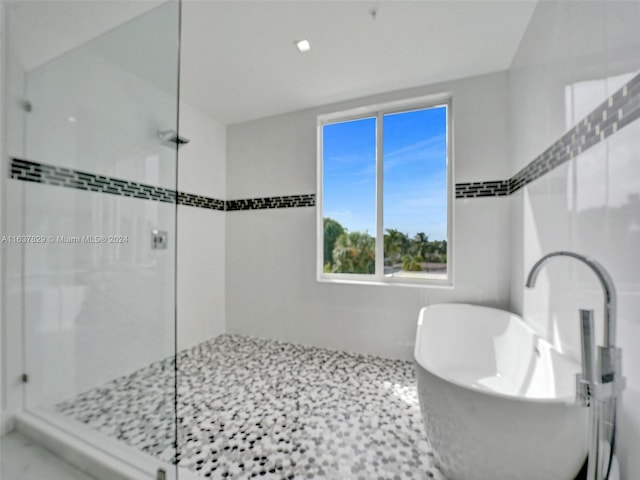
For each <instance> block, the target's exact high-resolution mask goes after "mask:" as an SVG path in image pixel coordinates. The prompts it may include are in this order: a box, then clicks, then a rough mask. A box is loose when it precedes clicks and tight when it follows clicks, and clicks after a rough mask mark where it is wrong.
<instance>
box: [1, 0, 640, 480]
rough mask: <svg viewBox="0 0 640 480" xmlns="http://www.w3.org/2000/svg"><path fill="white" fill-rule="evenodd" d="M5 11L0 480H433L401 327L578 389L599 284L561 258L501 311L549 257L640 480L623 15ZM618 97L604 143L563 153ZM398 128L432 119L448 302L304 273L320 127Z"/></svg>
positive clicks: (157, 8) (638, 254)
mask: <svg viewBox="0 0 640 480" xmlns="http://www.w3.org/2000/svg"><path fill="white" fill-rule="evenodd" d="M0 5H1V6H0V19H1V22H0V25H1V27H0V28H1V29H2V31H1V35H2V36H1V38H0V41H1V43H0V51H1V52H2V64H1V65H0V69H1V72H0V73H1V76H0V79H1V88H2V95H1V98H2V100H1V102H2V103H1V108H0V122H1V133H0V150H1V152H2V166H1V168H0V179H1V180H0V181H1V186H0V191H1V192H2V193H1V196H0V202H1V203H0V212H2V213H1V215H2V218H1V222H0V228H1V229H2V231H1V232H0V235H1V236H2V239H3V241H2V245H1V246H2V255H1V257H0V265H1V271H2V275H1V276H0V278H1V280H0V281H1V282H2V284H1V289H2V296H1V297H0V302H1V308H0V312H1V314H0V315H1V322H2V324H1V325H2V330H1V332H2V334H1V338H2V341H1V342H0V369H1V372H2V374H1V375H2V383H1V388H2V391H1V402H2V415H1V418H0V420H1V422H0V434H2V437H0V460H1V462H0V463H2V470H1V472H2V473H0V478H2V480H5V478H6V479H8V480H22V479H29V478H34V479H35V478H43V475H45V477H44V478H56V477H55V476H53V473H51V472H53V469H54V467H55V468H58V467H59V468H61V469H63V471H71V470H64V469H66V468H68V469H73V471H74V472H76V471H77V472H80V473H77V475H78V477H77V478H96V479H99V480H101V479H120V478H122V479H136V480H137V479H162V478H180V479H182V478H185V479H193V478H235V479H241V478H253V477H252V475H253V474H256V475H255V476H257V477H258V478H260V477H262V478H274V479H275V478H277V479H281V478H296V479H298V478H315V479H343V478H344V479H360V478H365V479H370V478H383V479H395V478H399V479H402V480H404V479H411V478H417V479H429V478H436V479H439V480H455V479H454V478H448V479H447V477H446V475H445V473H444V472H443V470H442V469H441V468H440V467H439V465H438V461H439V460H442V459H440V458H438V457H439V454H438V452H435V453H434V451H433V449H432V445H431V444H430V443H429V439H428V438H427V436H426V434H425V430H424V426H423V423H422V422H423V420H422V417H421V411H420V406H419V404H418V394H417V391H416V384H415V382H416V380H415V377H414V368H415V364H414V363H413V362H414V347H415V345H416V328H417V324H418V318H419V315H420V311H421V309H422V308H423V307H425V306H434V305H438V304H444V303H447V304H448V303H459V304H474V305H481V306H486V307H493V308H498V309H501V310H505V311H509V312H513V313H515V314H517V315H520V316H522V318H523V319H524V321H525V323H526V324H527V325H528V327H529V328H530V329H531V330H532V331H534V332H535V333H536V335H538V336H539V337H540V338H544V339H545V340H546V341H547V342H548V344H549V345H551V346H553V347H554V348H556V349H557V350H558V351H560V352H562V353H564V354H566V355H567V357H569V358H572V359H573V360H575V361H576V362H580V360H581V336H580V328H579V326H580V323H579V316H578V312H579V310H580V309H592V310H593V311H594V314H595V319H594V325H595V327H596V340H597V343H598V344H601V343H602V337H603V333H602V331H603V330H604V328H603V325H604V317H603V294H602V288H601V285H600V283H599V282H598V279H597V278H596V276H594V275H593V272H592V271H590V270H589V269H588V268H586V267H585V266H583V265H581V264H580V263H578V262H575V261H571V260H568V259H556V260H553V261H551V262H549V263H548V264H546V265H545V266H544V268H543V269H542V270H541V271H540V274H539V276H538V279H537V282H536V285H535V287H534V288H530V289H528V288H525V282H526V279H527V275H528V274H529V272H530V270H531V268H532V267H533V265H534V264H535V262H536V261H538V260H539V259H540V258H541V257H543V256H544V255H546V254H549V253H551V252H556V251H570V252H576V253H579V254H582V255H586V256H588V257H590V258H592V259H594V260H596V261H597V262H599V264H601V265H602V266H604V267H605V268H606V270H607V271H608V272H609V274H610V275H611V277H612V280H613V283H614V284H615V288H616V291H617V314H616V318H617V334H616V337H617V346H618V347H620V348H621V350H622V375H623V376H624V378H625V380H626V384H625V385H624V390H623V391H622V392H621V394H620V398H619V400H618V414H617V422H616V423H617V428H616V431H617V432H616V433H617V439H616V444H615V452H616V462H617V470H618V474H619V478H621V479H622V480H635V479H638V478H640V458H638V456H637V455H634V453H635V452H636V451H637V447H638V445H640V350H639V349H638V348H637V345H638V344H639V343H640V248H638V245H640V243H639V240H640V162H639V161H638V158H637V155H638V153H637V152H638V151H640V123H639V122H637V121H629V120H628V119H629V118H631V119H635V118H637V116H638V115H637V114H638V112H639V111H640V110H637V109H636V107H637V106H638V104H640V102H639V101H638V87H637V85H638V79H637V78H636V76H637V74H638V72H639V71H640V31H639V30H638V28H637V25H638V24H639V21H640V2H637V1H593V2H590V1H548V2H547V1H538V2H536V1H522V2H510V1H504V2H502V1H498V2H493V1H485V0H479V1H476V2H459V1H442V2H438V1H433V2H431V1H417V2H396V1H371V2H368V1H354V2H350V1H339V2H322V1H319V2H302V1H295V2H280V1H245V2H233V1H228V2H227V1H202V2H199V1H191V0H184V1H182V2H177V1H174V0H172V1H169V2H162V1H160V2H152V1H148V2H147V1H145V2H135V1H123V2H111V1H95V2H93V1H92V2H89V1H79V2H72V1H69V2H67V1H55V2H36V1H33V2H32V1H25V2H23V1H15V2H12V1H4V2H3V3H1V4H0ZM329 27H330V28H329ZM304 39H306V40H308V41H309V43H310V47H311V49H310V50H309V51H307V52H301V51H299V50H298V48H297V45H296V42H298V41H300V40H304ZM625 86H626V90H625V95H624V97H625V98H629V99H630V100H629V101H628V102H627V103H626V104H624V105H622V106H621V107H620V108H621V109H622V111H623V112H622V113H621V114H620V115H621V116H620V119H619V120H620V121H619V124H618V123H616V124H615V126H613V125H611V124H607V127H606V128H603V129H602V132H601V131H600V128H599V127H596V126H594V127H593V130H594V132H595V130H596V128H598V130H597V134H591V129H589V130H588V132H585V133H584V135H585V136H586V137H588V141H586V142H585V140H584V139H581V138H579V137H578V138H577V139H576V138H573V139H571V138H570V142H569V140H567V139H566V138H565V137H563V136H564V135H565V134H566V133H567V132H571V131H573V130H572V129H574V127H575V126H578V127H579V126H580V122H583V121H584V120H583V119H585V118H591V117H590V115H591V114H592V113H593V112H594V111H595V112H600V110H598V109H600V108H601V106H602V105H603V104H605V105H606V102H607V101H608V99H609V98H610V97H613V96H615V94H616V92H620V91H622V90H624V89H625ZM617 98H618V97H616V99H617ZM616 101H617V100H616ZM406 102H414V103H413V104H420V105H429V106H431V107H433V106H444V107H446V110H447V123H446V135H447V136H448V137H447V138H448V140H447V151H446V158H447V160H448V163H447V170H446V176H444V177H443V185H444V190H443V191H444V192H445V197H444V198H445V205H446V207H445V210H444V212H445V213H444V216H445V220H446V226H445V228H444V229H443V232H444V233H443V235H444V236H445V237H446V245H447V246H446V262H445V263H446V273H445V275H444V276H442V275H441V276H440V277H438V275H436V277H438V278H435V279H434V278H432V276H431V277H430V276H429V275H425V276H424V278H417V279H416V278H406V277H402V276H399V277H398V278H395V277H394V276H393V275H392V276H391V278H389V277H388V276H387V275H383V274H382V273H381V272H382V270H383V268H382V267H383V265H382V261H384V258H383V257H384V255H383V254H382V253H381V252H379V251H377V252H376V262H377V265H376V271H377V272H378V273H377V274H375V275H369V276H368V277H369V278H363V277H366V275H365V276H363V275H353V276H351V274H348V273H347V274H334V273H328V272H326V271H324V268H323V267H324V265H323V264H324V261H323V260H324V259H323V258H322V242H323V236H322V229H321V225H322V220H323V216H326V215H323V211H322V206H323V203H322V202H323V201H327V198H323V191H322V186H323V183H322V181H323V180H324V179H323V178H322V177H323V175H322V172H323V170H322V164H321V159H322V155H321V154H320V152H319V149H320V143H321V142H320V135H321V130H322V128H321V127H322V126H323V125H326V124H327V122H328V123H331V122H332V121H333V120H335V119H336V118H342V119H344V118H352V117H353V116H356V114H357V116H360V117H362V116H363V115H364V116H366V115H371V112H373V111H374V110H372V108H375V109H377V110H375V111H376V112H380V111H383V112H384V111H396V110H398V109H399V108H405V106H406V105H409V104H408V103H406ZM415 102H417V103H415ZM413 104H412V105H413ZM627 108H629V109H630V111H631V114H630V116H627ZM385 109H387V110H385ZM336 115H338V116H336ZM382 115H383V116H384V115H386V114H384V113H383V114H382ZM633 115H635V116H633ZM374 116H375V115H374ZM604 121H606V117H605V119H604ZM323 122H325V123H323ZM569 137H571V135H569ZM563 138H565V143H561V144H560V145H561V147H562V148H561V150H562V151H564V149H571V152H572V153H571V155H567V156H566V157H565V158H564V160H563V161H557V162H553V161H552V162H546V163H545V162H541V161H540V156H541V155H542V154H543V152H546V151H548V149H550V147H553V146H554V145H556V146H557V145H558V143H556V142H558V141H559V140H561V139H563ZM180 141H183V142H187V143H183V144H182V145H177V143H176V142H180ZM575 142H578V143H577V145H578V147H577V148H576V149H573V145H574V143H575ZM586 145H588V146H586ZM583 146H584V148H583ZM378 150H380V149H378ZM567 151H568V150H567ZM561 156H562V155H561V154H559V155H558V157H561ZM536 160H538V161H536ZM541 164H542V166H540V165H541ZM527 166H529V168H528V169H526V168H527ZM376 168H381V167H380V166H377V167H376ZM525 169H526V170H525ZM376 181H378V180H376ZM474 183H477V185H474ZM325 186H326V185H325ZM378 186H379V185H378ZM145 187H146V188H145ZM92 188H95V190H93V191H92ZM378 190H379V189H378ZM326 191H327V190H326V189H325V193H324V196H325V197H326ZM176 192H178V193H176ZM418 193H420V192H418ZM373 197H374V198H375V200H374V202H375V201H378V202H380V201H381V200H380V198H377V197H376V195H375V193H374V194H373ZM265 199H266V200H265ZM419 200H420V198H417V199H416V201H417V203H419ZM265 207H269V208H265ZM348 208H349V206H345V208H344V210H348ZM380 210H381V209H379V208H378V209H377V211H378V213H376V214H378V215H381V214H380V213H379V211H380ZM337 213H341V212H337ZM342 213H343V214H344V212H342ZM343 218H345V219H346V218H348V215H343ZM345 225H346V220H345ZM374 225H375V227H374V229H376V228H377V229H378V231H377V232H376V231H373V232H372V231H371V230H370V232H369V233H376V235H374V236H376V237H378V238H379V239H380V238H382V234H383V233H384V232H383V231H382V230H381V229H382V228H388V227H385V226H383V225H382V224H381V222H375V221H374ZM350 228H354V229H355V227H350ZM427 233H428V234H430V235H432V234H431V233H430V232H427ZM103 237H104V238H103ZM378 244H379V245H380V249H378V250H381V249H382V248H384V246H383V245H382V242H378ZM378 244H377V245H376V248H378ZM480 321H481V320H480V318H478V322H480ZM517 354H518V351H517V350H516V351H514V355H517ZM176 356H177V359H178V361H177V365H178V368H177V372H176V370H175V362H174V358H176ZM514 361H515V359H514ZM332 365H333V366H332ZM327 372H329V373H330V378H331V379H332V381H331V382H329V381H327V380H326V378H328V377H327V375H329V373H327ZM566 381H567V382H568V383H569V384H573V383H575V379H574V378H573V377H572V376H571V378H568V379H567V380H566ZM322 382H326V383H322ZM203 392H204V393H203ZM207 392H208V393H207ZM262 393H264V396H260V395H261V394H262ZM207 395H212V396H213V398H207ZM249 395H255V396H253V397H251V398H250V399H248V398H247V396H249ZM278 396H279V397H278ZM277 398H284V399H287V400H291V402H290V403H288V404H286V409H284V407H282V404H280V407H278V408H281V410H274V411H270V410H269V408H270V406H271V405H273V404H274V402H275V399H277ZM305 402H306V403H305ZM282 409H284V410H282ZM586 410H587V409H584V411H585V412H586ZM283 411H284V412H285V413H286V414H287V417H284V416H281V413H282V412H283ZM381 412H382V413H381ZM252 414H253V415H254V416H252ZM332 415H333V418H332ZM256 416H257V417H256ZM256 418H257V420H256ZM389 418H393V419H394V420H389ZM394 421H397V422H398V426H396V424H395V423H394ZM258 423H260V425H257V424H258ZM298 425H302V426H303V427H302V428H297V426H298ZM276 432H277V433H276ZM489 433H490V432H487V434H489ZM259 437H260V438H259ZM149 438H152V439H153V441H149ZM221 439H224V441H225V442H226V443H225V444H221V443H220V442H221V441H222V440H221ZM280 440H282V442H281V443H282V444H283V445H280V446H277V445H276V446H274V445H271V444H270V443H269V442H271V441H275V442H276V443H280ZM251 442H253V443H251ZM584 442H585V445H586V443H587V439H586V438H585V439H584ZM176 444H177V449H176V448H175V445H176ZM219 444H220V445H221V446H222V448H221V449H219V450H220V451H218V448H217V446H218V445H219ZM247 444H250V445H251V446H252V447H253V446H254V445H255V449H256V452H258V450H260V449H262V450H261V452H260V453H256V454H255V455H253V456H251V457H250V458H248V457H247V458H245V457H246V455H244V453H245V452H240V450H242V449H243V448H244V449H245V450H246V449H247ZM214 447H215V449H216V453H215V454H213V453H212V452H213V450H212V448H214ZM224 447H229V449H228V450H224ZM234 447H235V450H234ZM276 447H277V448H276ZM30 451H33V452H37V453H35V454H34V455H32V456H31V457H29V456H28V455H27V453H28V452H30ZM203 452H204V453H205V454H203ZM461 454H462V455H465V452H464V451H463V452H461ZM533 454H534V455H535V452H533ZM43 459H46V465H44V466H41V465H39V462H42V461H43ZM198 462H200V463H198ZM243 462H244V463H243ZM487 462H488V463H489V462H490V459H488V460H487ZM68 464H70V465H72V466H69V465H68ZM216 464H218V465H220V466H216ZM240 465H242V467H241V466H240ZM480 467H481V466H480V465H476V468H480ZM38 469H44V470H38ZM271 470H273V471H271ZM39 471H40V472H42V471H44V472H48V473H47V474H43V473H37V472H39ZM525 473H526V474H529V475H531V474H532V473H531V472H523V475H522V476H520V477H518V478H526V477H525V476H524V475H525ZM75 474H76V473H74V475H75ZM47 475H48V476H47ZM60 475H62V476H60V478H76V477H73V476H72V475H71V474H60ZM533 475H534V477H533V478H536V477H535V473H534V474H533ZM471 478H473V479H475V480H478V479H479V478H481V477H479V476H478V477H471ZM506 478H513V477H506ZM559 480H561V479H559ZM566 480H573V479H572V478H566ZM611 480H613V477H612V479H611Z"/></svg>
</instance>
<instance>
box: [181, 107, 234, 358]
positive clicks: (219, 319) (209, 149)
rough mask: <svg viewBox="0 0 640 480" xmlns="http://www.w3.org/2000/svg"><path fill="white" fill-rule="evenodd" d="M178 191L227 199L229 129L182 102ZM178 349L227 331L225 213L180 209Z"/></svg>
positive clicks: (184, 207)
mask: <svg viewBox="0 0 640 480" xmlns="http://www.w3.org/2000/svg"><path fill="white" fill-rule="evenodd" d="M180 132H181V135H183V136H185V137H186V138H188V139H190V140H191V142H190V143H189V144H187V145H185V146H183V147H182V148H180V152H179V158H178V190H180V191H184V192H188V193H193V194H196V195H203V196H207V197H213V198H216V199H224V198H225V180H226V176H225V172H226V128H225V127H224V126H223V125H221V124H220V123H218V122H217V121H215V120H214V119H212V118H211V117H209V116H208V115H206V114H204V113H202V112H200V111H199V110H198V109H196V108H194V107H193V106H191V105H189V104H186V103H184V102H182V103H181V105H180ZM177 247H178V252H177V255H178V265H177V274H178V277H177V312H178V350H182V349H184V348H187V347H190V346H192V345H195V344H197V343H200V342H203V341H205V340H207V339H209V338H212V337H215V336H217V335H220V334H221V333H224V331H225V324H224V322H225V262H226V258H225V213H224V212H221V211H218V210H210V209H204V208H195V207H190V206H184V205H178V245H177Z"/></svg>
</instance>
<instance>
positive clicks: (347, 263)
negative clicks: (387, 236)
mask: <svg viewBox="0 0 640 480" xmlns="http://www.w3.org/2000/svg"><path fill="white" fill-rule="evenodd" d="M333 261H334V263H333V266H332V267H331V272H332V273H369V274H372V273H375V268H376V242H375V239H374V238H373V237H372V236H371V235H369V234H368V233H367V232H345V233H343V234H342V235H340V236H339V237H338V239H337V240H336V244H335V247H334V249H333Z"/></svg>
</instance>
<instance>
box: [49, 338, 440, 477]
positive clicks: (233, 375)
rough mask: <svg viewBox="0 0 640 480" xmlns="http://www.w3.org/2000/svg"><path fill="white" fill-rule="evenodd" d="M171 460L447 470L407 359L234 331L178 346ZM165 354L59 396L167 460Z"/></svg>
mask: <svg viewBox="0 0 640 480" xmlns="http://www.w3.org/2000/svg"><path fill="white" fill-rule="evenodd" d="M178 367H179V368H178V370H179V371H178V445H179V453H178V464H179V465H180V466H181V467H184V468H188V469H190V470H193V471H194V472H197V473H198V474H199V475H201V476H202V477H203V478H212V479H228V480H235V479H251V478H260V479H278V480H281V479H287V480H289V479H290V480H294V479H295V480H301V479H316V480H320V479H326V480H342V479H345V480H346V479H353V480H378V479H380V480H412V479H416V480H418V479H420V480H421V479H435V480H446V479H444V476H443V475H442V473H440V471H439V470H438V469H437V467H435V466H434V463H433V455H432V453H431V449H430V446H429V444H428V442H427V440H426V437H425V434H424V432H423V426H422V418H421V416H420V408H419V404H418V396H417V391H416V384H415V375H414V367H413V364H412V363H411V362H404V361H398V360H387V359H382V358H377V357H372V356H366V355H356V354H350V353H344V352H337V351H332V350H325V349H321V348H314V347H304V346H300V345H294V344H290V343H282V342H276V341H271V340H261V339H255V338H249V337H243V336H238V335H221V336H219V337H216V338H214V339H212V340H210V341H208V342H205V343H202V344H200V345H197V346H195V347H193V348H191V349H189V350H186V351H184V352H181V353H180V354H179V355H178ZM173 375H174V362H173V359H172V358H169V359H166V360H163V361H161V362H157V363H154V364H152V365H150V366H148V367H145V368H143V369H141V370H138V371H137V372H135V373H133V374H131V375H128V376H126V377H121V378H118V379H116V380H114V381H112V382H109V383H107V384H105V385H103V386H101V387H98V388H95V389H93V390H90V391H88V392H85V393H82V394H80V395H78V396H77V397H76V398H74V399H72V400H69V401H65V402H63V403H60V404H59V405H57V409H58V411H60V412H61V413H63V414H65V415H67V416H70V417H72V418H73V419H75V420H77V421H80V422H82V423H85V424H87V425H89V426H90V427H92V428H94V429H96V430H98V431H100V432H103V433H105V434H107V435H109V436H112V437H115V438H117V439H119V440H121V441H123V442H126V443H127V444H129V445H131V446H134V447H136V448H138V449H139V450H142V451H144V452H147V453H149V454H151V455H153V456H156V457H158V458H161V459H163V460H167V461H172V460H173V459H174V452H173V448H172V442H173V437H174V435H173V431H174V430H173V429H174V428H175V427H174V420H173V418H174V417H173V407H174V392H173V388H172V386H173Z"/></svg>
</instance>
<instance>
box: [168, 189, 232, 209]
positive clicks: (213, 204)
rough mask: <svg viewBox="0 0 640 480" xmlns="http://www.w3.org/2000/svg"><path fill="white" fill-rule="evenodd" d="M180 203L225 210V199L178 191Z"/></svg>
mask: <svg viewBox="0 0 640 480" xmlns="http://www.w3.org/2000/svg"><path fill="white" fill-rule="evenodd" d="M178 205H187V206H189V207H200V208H210V209H213V210H221V211H224V210H225V201H224V200H218V199H217V198H211V197H203V196H202V195H194V194H192V193H185V192H178Z"/></svg>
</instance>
